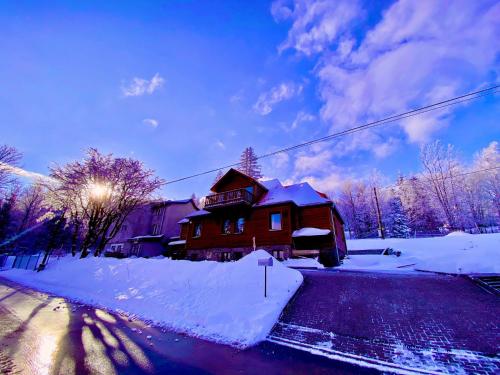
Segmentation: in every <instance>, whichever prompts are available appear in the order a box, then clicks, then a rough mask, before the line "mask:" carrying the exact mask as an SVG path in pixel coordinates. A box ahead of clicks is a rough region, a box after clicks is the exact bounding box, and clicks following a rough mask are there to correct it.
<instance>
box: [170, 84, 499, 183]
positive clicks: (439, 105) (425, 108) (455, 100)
mask: <svg viewBox="0 0 500 375" xmlns="http://www.w3.org/2000/svg"><path fill="white" fill-rule="evenodd" d="M499 87H500V85H496V86H492V87H488V88H486V89H482V90H478V91H474V92H471V93H468V94H464V95H460V96H456V97H454V98H451V99H446V100H443V101H440V102H437V103H434V104H429V105H426V106H423V107H419V108H415V109H412V110H410V111H407V112H402V113H399V114H396V115H392V116H389V117H386V118H383V119H380V120H376V121H372V122H368V123H366V124H363V125H358V126H355V127H353V128H350V129H346V130H343V131H340V132H337V133H333V134H330V135H327V136H324V137H320V138H316V139H312V140H310V141H307V142H303V143H299V144H296V145H293V146H289V147H285V148H282V149H280V150H277V151H273V152H270V153H267V154H263V155H260V156H258V157H257V159H259V160H260V159H264V158H268V157H271V156H274V155H277V154H281V153H288V152H290V151H293V150H296V149H299V148H302V147H306V146H310V145H313V144H316V143H320V142H325V141H329V140H332V139H335V138H339V137H343V136H345V135H348V134H353V133H357V132H360V131H363V130H366V129H369V128H372V127H376V126H381V125H385V124H388V123H392V122H395V121H398V120H403V119H406V118H409V117H413V116H418V115H421V114H423V113H427V112H431V111H436V110H439V109H442V108H445V107H450V106H452V105H457V104H460V103H464V102H467V101H471V100H475V99H478V98H480V97H483V96H486V95H489V94H491V93H493V94H494V93H497V92H499V90H497V89H498V88H499ZM240 164H241V163H240V162H237V163H232V164H228V165H224V166H221V167H218V168H214V169H210V170H207V171H204V172H200V173H196V174H192V175H189V176H186V177H181V178H177V179H175V180H171V181H167V182H166V183H165V185H170V184H173V183H175V182H180V181H184V180H188V179H192V178H195V177H200V176H203V175H206V174H210V173H214V172H217V171H219V170H221V169H227V168H231V167H236V166H239V165H240Z"/></svg>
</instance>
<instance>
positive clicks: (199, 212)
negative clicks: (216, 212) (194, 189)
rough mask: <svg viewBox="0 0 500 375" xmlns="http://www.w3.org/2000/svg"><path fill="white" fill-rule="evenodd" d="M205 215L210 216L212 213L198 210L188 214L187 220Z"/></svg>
mask: <svg viewBox="0 0 500 375" xmlns="http://www.w3.org/2000/svg"><path fill="white" fill-rule="evenodd" d="M204 215H210V212H208V211H205V210H196V211H193V212H191V213H190V214H187V215H186V218H188V217H195V216H204Z"/></svg>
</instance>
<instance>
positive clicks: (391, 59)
mask: <svg viewBox="0 0 500 375" xmlns="http://www.w3.org/2000/svg"><path fill="white" fill-rule="evenodd" d="M289 3H292V5H291V6H289V5H288V4H289ZM271 11H272V14H273V15H274V17H275V19H276V20H277V21H280V22H282V21H285V22H286V21H291V22H292V25H291V28H290V30H289V33H288V37H287V39H286V40H285V41H284V42H283V43H282V44H281V45H280V47H279V48H280V50H283V49H294V50H296V51H297V52H298V53H299V54H302V55H306V56H313V55H314V58H315V59H316V60H317V65H316V67H315V69H313V70H312V71H313V74H314V75H315V78H316V79H317V82H318V92H319V95H320V99H321V100H322V102H323V106H322V109H321V112H320V115H321V119H322V120H323V121H324V122H325V123H326V124H329V125H330V132H337V131H339V130H343V129H346V128H349V127H352V126H355V125H357V124H360V123H364V122H366V121H369V120H373V119H377V118H383V117H385V116H387V115H390V114H394V113H398V112H401V111H405V110H408V109H410V108H413V107H416V106H420V105H426V104H430V103H432V102H435V101H437V100H439V99H443V98H448V97H450V96H454V95H457V94H459V93H463V92H467V91H471V90H473V89H475V88H477V87H480V86H481V85H483V84H484V82H487V81H488V80H491V79H492V78H491V77H495V76H497V75H498V54H499V53H500V44H498V30H499V28H498V15H499V14H500V3H498V2H494V1H493V2H489V1H469V0H457V1H456V2H455V4H454V6H453V7H450V6H449V5H448V3H446V2H442V1H420V0H405V1H396V2H394V3H392V4H391V5H389V6H388V7H387V9H385V11H384V12H383V13H382V17H381V19H380V21H379V22H378V23H376V24H375V25H374V26H373V27H372V28H371V29H370V30H368V31H367V32H366V33H365V35H364V36H361V37H359V36H358V37H357V39H356V40H355V39H354V37H353V35H354V33H353V29H352V27H353V20H358V19H362V18H363V16H364V15H363V11H362V10H361V7H360V6H359V5H358V2H356V1H354V2H353V1H342V0H340V1H335V2H334V1H327V0H291V1H281V0H278V1H276V2H275V3H274V4H273V6H272V9H271ZM457 46H460V47H457ZM429 93H431V94H429ZM452 115H453V110H452V109H449V110H447V111H440V112H433V113H429V114H426V115H425V116H421V117H420V116H419V117H415V118H412V119H407V120H404V121H401V122H400V123H399V125H400V127H401V129H402V130H403V132H404V133H402V134H405V140H406V141H408V142H412V143H421V142H426V141H428V140H429V139H431V138H432V136H433V134H434V133H435V132H436V131H437V130H439V129H442V128H443V127H445V126H447V124H448V123H449V121H450V119H451V116H452ZM349 142H350V145H349V144H348V143H349ZM342 143H343V146H344V148H345V150H347V149H350V150H351V151H359V150H360V149H361V150H367V151H371V152H374V153H376V154H377V156H386V155H387V154H388V153H389V152H390V151H391V150H393V149H394V148H395V147H394V146H395V145H396V143H395V142H392V143H391V144H389V143H387V140H386V137H385V138H384V136H383V135H382V133H375V132H373V131H367V132H364V133H359V134H357V135H356V137H350V139H349V140H347V139H346V140H342Z"/></svg>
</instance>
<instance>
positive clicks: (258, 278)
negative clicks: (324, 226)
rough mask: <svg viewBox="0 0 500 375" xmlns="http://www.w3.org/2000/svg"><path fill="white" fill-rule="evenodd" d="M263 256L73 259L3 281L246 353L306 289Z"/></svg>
mask: <svg viewBox="0 0 500 375" xmlns="http://www.w3.org/2000/svg"><path fill="white" fill-rule="evenodd" d="M265 257H270V255H269V254H268V253H267V252H265V251H264V250H257V251H254V252H252V253H251V254H249V255H247V256H246V257H244V258H242V259H240V260H239V261H237V262H231V263H218V262H213V261H203V262H191V261H185V260H170V259H144V258H137V259H114V258H94V257H89V258H86V259H77V258H72V257H71V256H67V257H65V258H61V259H60V260H58V261H52V262H51V263H49V265H48V267H47V269H46V270H45V271H43V272H39V273H36V272H33V271H26V270H19V269H11V270H6V271H3V272H2V273H1V276H3V277H6V278H8V279H11V280H13V281H16V282H18V283H21V284H25V285H28V286H31V287H34V288H36V289H39V290H42V291H46V292H50V293H54V294H56V295H60V296H64V297H68V298H70V299H75V300H79V301H81V302H85V303H89V304H93V305H97V306H101V307H105V308H108V309H111V310H115V311H123V312H127V313H129V314H134V315H137V316H139V317H141V318H143V319H148V320H151V321H153V322H155V323H157V324H160V325H163V326H165V327H167V328H170V329H173V330H176V331H180V332H186V333H188V334H191V335H194V336H197V337H201V338H205V339H208V340H211V341H216V342H220V343H225V344H230V345H233V346H237V347H247V346H250V345H253V344H256V343H257V342H259V341H262V340H264V339H265V338H266V336H267V335H268V333H269V332H270V330H271V329H272V327H273V326H274V324H275V323H276V322H277V320H278V318H279V316H280V314H281V311H282V310H283V308H284V307H285V306H286V304H287V303H288V300H289V299H290V298H291V297H292V296H293V294H294V293H295V291H296V290H297V289H298V288H299V286H300V285H301V284H302V281H303V277H302V275H301V274H300V272H298V271H296V270H293V269H289V268H287V267H285V266H283V265H282V264H280V263H279V262H277V261H275V262H274V266H273V267H268V270H267V277H268V279H267V280H268V294H267V295H268V297H267V298H264V277H263V276H264V269H263V267H258V266H257V259H260V258H265Z"/></svg>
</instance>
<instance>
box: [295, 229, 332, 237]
mask: <svg viewBox="0 0 500 375" xmlns="http://www.w3.org/2000/svg"><path fill="white" fill-rule="evenodd" d="M327 234H330V229H319V228H311V227H306V228H302V229H297V230H294V231H293V233H292V237H314V236H326V235H327Z"/></svg>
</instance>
